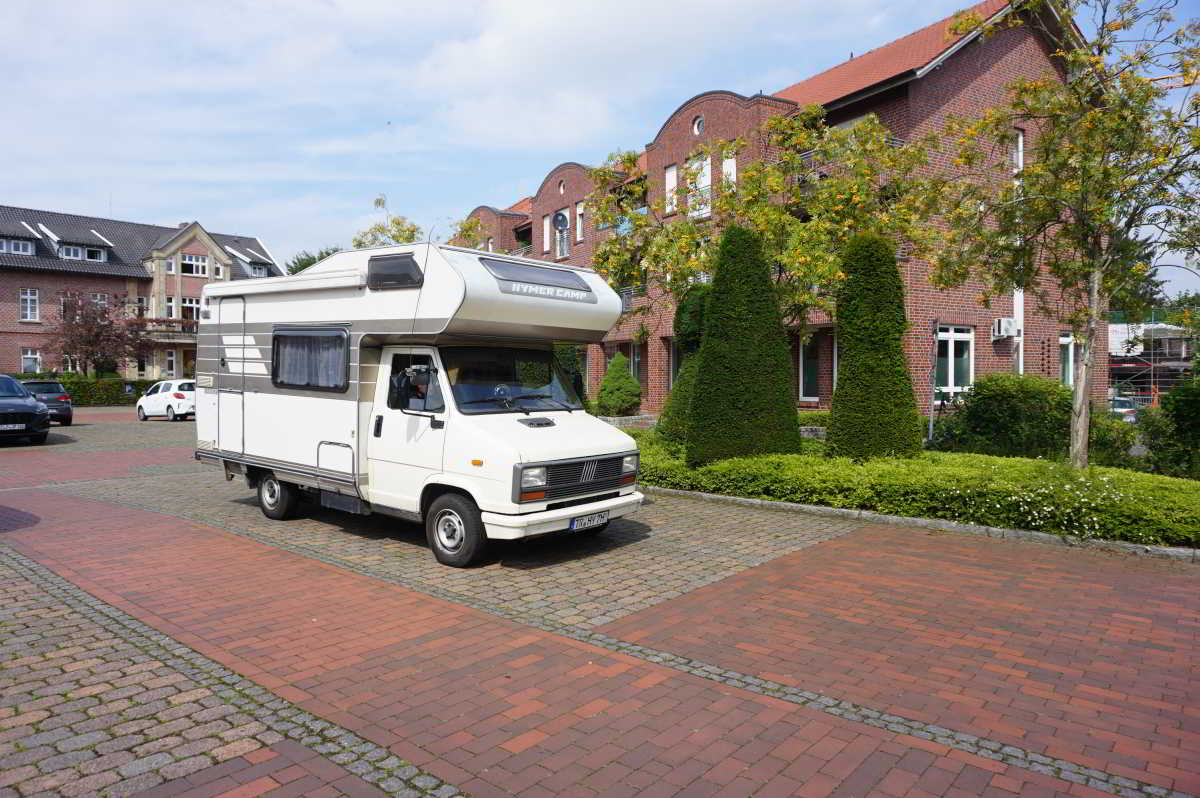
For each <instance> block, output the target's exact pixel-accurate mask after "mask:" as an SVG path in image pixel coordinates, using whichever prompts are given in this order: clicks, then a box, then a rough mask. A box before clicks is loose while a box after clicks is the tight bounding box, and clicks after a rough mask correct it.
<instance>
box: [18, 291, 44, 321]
mask: <svg viewBox="0 0 1200 798" xmlns="http://www.w3.org/2000/svg"><path fill="white" fill-rule="evenodd" d="M41 320H42V303H41V300H40V299H39V298H38V290H37V289H36V288H22V289H21V321H41Z"/></svg>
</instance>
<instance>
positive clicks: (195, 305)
mask: <svg viewBox="0 0 1200 798" xmlns="http://www.w3.org/2000/svg"><path fill="white" fill-rule="evenodd" d="M179 306H180V310H182V311H183V314H182V316H183V318H185V319H187V320H188V321H196V319H198V318H200V297H198V296H185V297H180V298H179Z"/></svg>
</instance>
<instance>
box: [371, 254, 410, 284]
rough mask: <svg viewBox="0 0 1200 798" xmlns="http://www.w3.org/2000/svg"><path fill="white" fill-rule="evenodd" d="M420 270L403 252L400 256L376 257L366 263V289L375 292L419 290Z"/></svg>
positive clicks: (408, 255)
mask: <svg viewBox="0 0 1200 798" xmlns="http://www.w3.org/2000/svg"><path fill="white" fill-rule="evenodd" d="M421 278H422V275H421V268H420V267H419V266H417V259H416V258H414V257H413V256H412V254H410V253H408V252H405V253H402V254H400V255H376V256H374V257H373V258H371V259H370V260H369V261H367V287H368V288H372V289H374V290H376V291H386V290H389V289H395V288H419V287H420V285H421Z"/></svg>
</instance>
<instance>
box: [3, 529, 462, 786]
mask: <svg viewBox="0 0 1200 798" xmlns="http://www.w3.org/2000/svg"><path fill="white" fill-rule="evenodd" d="M0 566H3V567H6V568H9V569H11V570H12V571H13V572H15V573H16V574H18V575H19V576H20V577H21V578H23V579H25V580H27V581H28V582H30V583H32V584H33V585H35V586H36V587H37V588H38V589H40V590H42V591H44V592H45V593H46V594H48V595H50V596H52V597H53V598H54V599H55V600H56V601H58V602H61V606H63V607H64V608H67V609H68V610H70V611H72V612H75V613H78V615H79V616H81V617H82V618H85V619H87V620H88V621H90V622H91V623H93V624H95V625H96V626H98V627H100V628H102V629H104V630H106V631H107V632H110V633H111V634H113V635H114V636H115V637H117V638H119V639H120V640H122V641H124V642H126V643H128V644H130V645H131V646H133V647H135V648H136V649H137V650H139V651H140V652H141V653H142V654H143V655H145V659H146V660H147V661H148V662H150V663H155V664H156V665H157V664H161V665H163V666H167V667H169V668H170V669H172V670H173V671H175V672H176V673H179V674H182V675H183V676H184V677H185V678H186V679H187V680H188V681H189V682H190V683H192V684H194V685H195V687H194V688H193V690H194V691H195V692H203V693H208V694H210V695H211V696H215V697H216V698H218V699H220V703H221V704H223V705H225V706H228V707H231V708H232V709H233V711H234V712H236V713H241V714H242V715H244V716H247V717H249V718H252V719H253V720H254V724H252V725H253V726H254V732H255V738H256V739H257V740H258V741H259V742H261V743H262V744H263V745H271V744H273V743H275V742H278V741H280V740H283V739H284V738H290V739H292V740H297V741H299V742H300V744H301V745H304V746H305V747H307V748H308V749H309V750H311V751H313V752H314V753H317V754H319V755H321V756H323V757H325V758H327V759H329V760H330V761H331V762H335V763H337V764H338V765H340V766H342V767H343V768H345V769H346V770H347V771H349V772H350V773H353V774H355V775H357V776H359V777H360V778H362V779H363V780H364V781H367V782H369V783H371V784H373V785H375V787H376V788H377V789H380V790H382V791H383V792H385V793H387V794H389V795H394V796H405V798H409V797H411V796H422V795H434V796H437V797H438V798H450V797H451V796H462V795H463V793H462V792H461V791H460V790H459V789H458V788H456V787H454V786H453V785H450V784H447V783H445V782H443V781H442V780H441V779H439V778H437V777H436V776H433V775H432V774H430V773H427V772H424V771H422V770H420V769H418V768H417V767H415V766H413V765H412V764H411V763H409V762H406V761H405V760H403V759H401V758H400V757H397V756H395V755H393V754H392V753H391V752H389V751H388V750H387V749H386V748H384V747H383V746H380V745H376V744H375V743H373V742H371V741H369V740H366V739H364V738H362V737H360V736H359V735H357V734H355V733H353V732H351V731H350V730H348V729H345V728H343V727H341V726H338V725H336V724H333V723H330V722H329V721H326V720H323V719H322V718H320V717H318V716H316V715H313V714H311V713H309V712H306V711H304V710H302V709H300V708H299V707H297V706H295V705H294V704H292V703H291V702H289V701H286V700H284V699H282V698H279V697H278V696H276V695H275V694H273V693H272V692H271V691H270V690H268V689H267V688H265V687H262V686H260V685H258V684H256V683H254V682H253V681H251V680H250V679H246V678H244V677H242V676H239V675H238V674H236V673H234V672H233V671H231V670H229V669H228V668H225V667H224V666H222V665H220V664H219V663H216V662H214V661H212V660H210V659H208V658H207V657H204V656H202V655H201V654H199V653H197V652H196V651H193V650H192V649H190V648H188V647H187V646H185V645H183V644H181V643H179V642H177V641H175V640H173V639H172V638H170V637H169V636H167V635H165V634H162V633H161V632H158V631H157V630H155V629H153V628H151V627H149V626H147V625H146V624H143V623H141V622H140V621H138V620H137V619H135V618H133V617H132V616H130V615H128V614H127V613H125V612H123V611H121V610H119V609H117V608H116V607H113V606H111V605H109V604H107V603H105V602H103V601H101V600H100V599H97V598H96V597H95V596H92V595H91V594H90V593H88V592H86V591H85V590H83V589H81V588H79V587H77V586H75V585H74V584H72V583H71V582H69V581H67V580H66V579H63V578H62V577H60V576H58V575H57V574H55V573H53V572H52V571H50V570H48V569H46V568H45V567H43V566H42V565H39V564H38V563H36V562H34V561H32V560H30V559H29V558H28V557H25V556H24V555H22V554H20V553H19V552H17V551H15V550H13V549H12V548H11V547H9V546H7V545H5V544H0ZM18 626H19V625H18V624H12V623H11V622H4V621H3V618H2V617H0V635H2V636H0V656H5V657H6V658H7V654H6V652H5V651H4V647H7V646H8V645H10V644H14V643H15V644H19V645H27V643H22V635H21V634H20V631H21V630H20V629H19V628H17V627H18ZM6 627H7V628H6ZM14 632H16V634H15V635H14V634H13V633H14ZM80 656H84V654H82V653H81V654H80ZM68 667H70V666H68ZM4 674H5V671H4V670H0V677H3V676H4ZM70 684H72V686H73V684H74V683H70ZM3 686H4V681H3V679H2V678H0V687H3ZM47 689H49V690H51V692H50V693H47V695H57V693H54V692H53V691H54V689H55V688H53V687H50V688H47ZM64 689H65V688H64ZM39 692H45V690H40V691H39ZM59 692H61V690H60V691H59ZM0 693H2V691H0ZM185 695H186V694H185ZM107 697H108V698H109V699H112V698H113V697H112V695H111V694H108V696H107ZM141 698H142V700H143V702H146V701H148V699H146V697H145V695H142V696H141ZM116 700H117V701H119V699H116ZM72 703H76V702H72ZM97 703H99V702H97V701H95V699H93V701H92V702H91V704H92V705H94V704H97ZM127 703H128V702H127ZM158 703H161V704H163V705H164V706H166V705H167V702H166V701H161V702H155V701H149V702H148V703H141V704H138V705H137V706H133V707H129V708H125V707H124V706H123V705H120V704H118V706H121V707H122V709H121V710H118V712H121V713H122V716H121V717H120V718H119V719H115V720H113V721H111V723H110V722H109V721H106V723H107V724H109V725H111V724H117V725H118V726H121V725H128V724H129V723H131V722H133V721H136V720H137V719H138V718H141V717H145V716H146V715H147V714H153V713H148V712H147V708H153V709H154V710H155V711H157V710H158V709H159V707H158ZM211 703H212V704H214V706H213V707H210V709H211V710H213V711H214V714H213V717H214V721H213V722H214V723H220V721H218V720H216V718H217V717H218V713H220V710H217V709H216V705H217V703H218V702H216V701H212V702H211ZM48 706H49V704H48ZM138 706H140V707H142V709H141V710H139V709H138V708H137V707H138ZM53 708H54V709H55V710H56V713H55V715H56V716H57V717H58V718H59V720H60V723H59V724H58V725H55V726H54V728H53V729H48V730H45V731H40V730H39V731H38V733H37V734H33V735H22V736H17V737H15V739H13V740H12V741H11V743H13V744H14V745H13V751H12V752H10V753H9V754H8V755H6V756H5V757H3V758H2V760H0V761H3V765H2V766H0V773H11V772H15V771H14V770H13V769H15V768H20V767H29V766H30V765H36V766H37V771H33V772H34V773H35V774H36V773H49V772H55V771H59V772H61V771H60V769H61V768H67V767H70V766H72V765H73V764H83V763H85V762H86V763H88V765H89V770H90V771H94V772H95V773H96V774H97V775H98V774H99V773H100V772H101V771H100V770H99V766H98V765H97V763H98V762H102V761H103V760H105V759H106V758H110V759H112V762H110V763H108V764H113V765H114V768H113V769H114V770H115V771H116V773H117V774H119V776H114V777H111V778H110V779H109V780H108V781H107V782H106V783H99V782H97V784H96V789H97V790H104V791H105V794H106V795H107V794H112V795H126V794H132V793H131V792H130V791H129V790H123V789H121V787H122V785H126V784H128V785H129V787H130V788H131V789H135V790H144V789H148V788H150V787H153V786H155V785H157V784H160V783H162V782H163V781H165V780H169V779H171V778H178V777H180V776H183V775H188V774H190V773H194V772H197V771H198V770H200V769H201V768H202V767H203V766H207V765H209V764H211V763H212V760H211V759H209V758H208V757H207V756H204V755H202V754H201V753H199V752H193V751H190V750H183V749H186V748H187V746H186V745H185V746H183V748H182V749H181V748H175V749H173V750H172V751H164V750H157V751H156V750H151V749H153V748H155V747H156V746H155V745H154V744H153V741H151V742H150V743H147V744H143V745H141V746H139V747H138V749H135V750H142V749H144V750H142V755H140V758H138V757H137V756H134V755H129V754H126V753H125V751H124V746H125V743H129V744H130V745H133V744H134V742H135V741H134V740H132V739H131V738H127V739H122V738H121V737H116V738H114V737H113V732H114V730H113V729H106V730H105V731H104V732H101V731H100V730H99V729H97V730H96V731H92V732H86V733H83V734H76V733H75V732H74V731H67V730H66V729H65V727H64V724H65V723H66V721H62V720H61V719H62V718H64V717H68V716H72V715H73V714H81V713H73V710H72V712H66V711H65V709H71V708H69V707H68V708H65V709H64V707H63V705H62V704H61V703H58V704H56V705H53ZM80 708H84V707H80ZM17 711H18V712H29V713H36V712H40V711H41V708H40V705H39V707H38V708H35V709H28V705H18V706H17ZM130 712H132V713H133V715H135V716H137V717H133V716H131V715H130ZM42 714H45V715H47V716H49V715H50V713H42ZM34 717H36V718H37V719H38V721H42V720H47V718H43V717H41V715H40V714H39V715H37V716H34ZM84 717H86V716H84ZM131 718H132V720H131ZM50 719H51V720H52V718H50ZM72 719H74V718H73V717H72ZM155 723H157V721H155ZM230 725H231V724H229V723H227V722H226V723H224V726H230ZM22 728H25V727H17V729H18V730H20V729H22ZM161 728H162V726H161V725H160V726H158V729H159V730H161ZM31 730H32V729H31ZM119 730H120V729H117V731H119ZM206 733H207V732H206ZM190 736H191V737H195V734H192V735H190ZM201 736H203V735H201ZM6 742H9V741H6ZM146 745H149V746H150V748H146V747H145V746H146ZM50 746H53V748H50ZM254 747H258V746H257V745H255V746H254ZM93 748H94V749H95V751H93V750H92V749H93ZM102 748H103V749H104V750H103V751H102V750H101V749H102ZM43 749H49V751H53V752H54V754H56V755H54V756H45V757H43V756H42V754H43V753H47V754H48V753H49V751H43ZM97 754H99V757H97ZM118 754H122V755H123V756H121V757H120V761H118V760H117V755H118ZM234 755H236V754H234ZM23 759H29V760H30V765H21V764H20V762H21V760H23ZM48 768H49V770H48ZM79 775H80V776H83V775H85V774H82V773H81V774H79ZM118 777H119V778H124V779H126V780H127V781H122V782H120V783H117V784H114V783H113V780H114V779H115V778H118ZM61 786H62V785H58V787H54V786H50V787H48V789H49V790H50V792H47V793H45V794H47V795H50V794H62V793H59V792H56V790H57V789H58V788H59V787H61ZM17 794H18V793H17V792H15V791H14V790H12V789H9V788H7V787H0V797H2V796H15V795H17Z"/></svg>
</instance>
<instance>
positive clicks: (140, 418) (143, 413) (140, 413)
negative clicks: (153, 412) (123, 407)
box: [137, 405, 146, 421]
mask: <svg viewBox="0 0 1200 798" xmlns="http://www.w3.org/2000/svg"><path fill="white" fill-rule="evenodd" d="M137 416H138V421H145V420H146V411H145V410H143V409H142V406H141V405H138V409H137Z"/></svg>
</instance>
